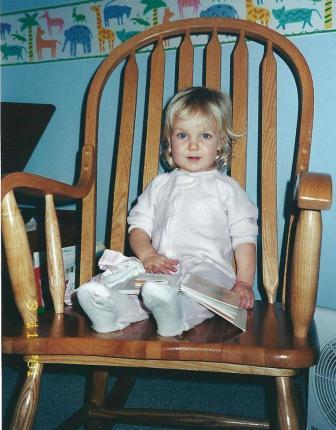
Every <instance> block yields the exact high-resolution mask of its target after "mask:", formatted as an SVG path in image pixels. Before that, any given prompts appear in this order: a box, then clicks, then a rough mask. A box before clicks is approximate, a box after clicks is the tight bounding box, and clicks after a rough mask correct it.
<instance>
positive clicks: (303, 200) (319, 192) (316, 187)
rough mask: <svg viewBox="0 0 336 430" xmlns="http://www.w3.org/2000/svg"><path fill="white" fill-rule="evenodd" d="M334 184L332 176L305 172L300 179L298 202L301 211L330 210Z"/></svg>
mask: <svg viewBox="0 0 336 430" xmlns="http://www.w3.org/2000/svg"><path fill="white" fill-rule="evenodd" d="M331 200H332V182H331V177H330V175H327V174H323V173H313V172H303V173H302V174H301V175H300V177H299V184H298V189H297V202H298V206H299V208H300V209H308V210H323V209H330V206H331Z"/></svg>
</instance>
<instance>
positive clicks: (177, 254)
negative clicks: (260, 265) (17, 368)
mask: <svg viewBox="0 0 336 430" xmlns="http://www.w3.org/2000/svg"><path fill="white" fill-rule="evenodd" d="M256 220H257V209H256V207H255V206H254V205H253V204H252V203H251V202H250V200H249V199H248V197H247V195H246V193H245V192H244V191H243V190H242V189H241V188H240V186H239V185H238V184H237V183H236V182H235V181H234V180H232V179H231V178H229V177H228V176H225V175H223V174H221V173H219V172H218V171H217V170H211V171H207V172H198V173H187V172H184V171H181V170H174V171H173V172H171V173H165V174H162V175H159V176H157V177H156V178H155V179H154V180H153V181H152V182H151V183H150V184H149V185H148V187H147V188H146V190H145V191H144V192H143V194H141V196H140V197H139V199H138V202H137V204H136V206H134V208H133V209H132V210H131V211H130V214H129V217H128V223H129V224H130V227H129V230H132V229H133V228H136V227H138V228H141V229H143V230H144V231H145V232H146V233H147V234H148V235H149V237H150V238H151V241H152V245H153V247H154V248H155V249H156V250H157V252H159V253H160V254H163V255H166V256H167V257H169V258H176V259H178V260H179V266H178V273H181V274H184V273H186V272H189V273H195V274H197V275H199V276H203V277H204V278H207V279H209V280H210V281H213V282H215V283H216V284H217V285H222V286H225V287H226V288H231V287H232V286H233V285H234V282H235V273H234V271H233V268H232V256H233V250H234V249H235V248H236V247H237V246H238V245H239V244H242V243H248V242H249V243H255V241H256V235H257V224H256ZM110 252H111V251H110ZM115 254H116V253H114V254H113V255H114V256H115ZM122 258H123V259H125V258H126V257H124V256H122ZM126 260H127V258H126ZM119 275H120V274H119ZM122 275H126V273H124V272H123V273H122ZM128 275H129V274H128ZM119 277H120V276H119ZM110 278H111V279H110ZM112 278H113V279H112ZM117 278H118V273H114V274H111V273H110V272H104V273H103V274H102V275H99V277H96V278H93V279H92V280H91V281H90V282H88V283H86V284H84V285H82V286H81V287H80V288H79V289H78V292H77V298H78V301H79V303H80V305H81V306H82V308H83V310H84V311H85V312H86V314H87V315H88V316H89V318H90V319H91V321H92V323H93V328H94V329H95V330H97V331H99V332H108V331H114V330H120V329H122V328H124V327H127V325H129V324H130V323H132V322H135V321H140V320H143V319H145V318H147V317H148V316H147V313H146V311H150V312H152V313H153V315H154V317H155V319H156V322H157V325H158V333H159V334H161V335H163V336H175V335H177V334H181V333H182V332H183V331H185V330H189V329H190V328H192V327H194V326H195V325H197V324H199V323H201V322H202V321H204V320H205V319H207V318H211V317H212V316H213V313H212V312H210V311H209V310H208V309H206V308H205V307H204V306H202V305H199V304H198V303H197V302H195V301H194V300H191V299H189V298H188V297H187V296H185V295H184V294H179V293H178V292H177V289H176V286H169V285H165V286H163V287H162V286H161V287H160V286H159V285H156V284H155V283H154V284H153V283H146V284H145V285H144V286H143V288H142V298H143V301H144V303H145V305H146V310H144V309H143V305H142V302H141V301H140V300H138V298H137V297H136V296H126V295H123V294H121V293H118V291H115V289H114V288H113V286H114V283H117ZM172 279H173V278H172Z"/></svg>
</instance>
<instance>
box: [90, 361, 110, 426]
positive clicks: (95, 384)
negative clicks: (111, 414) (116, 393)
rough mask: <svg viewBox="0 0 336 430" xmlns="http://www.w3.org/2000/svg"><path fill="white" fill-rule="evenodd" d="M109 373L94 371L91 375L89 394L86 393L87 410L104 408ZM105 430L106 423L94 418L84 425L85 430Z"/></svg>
mask: <svg viewBox="0 0 336 430" xmlns="http://www.w3.org/2000/svg"><path fill="white" fill-rule="evenodd" d="M108 377H109V371H108V370H105V369H94V370H93V372H92V375H91V381H90V387H89V393H88V408H89V411H90V409H91V408H93V409H99V408H102V407H103V406H104V403H105V400H106V393H107V383H108ZM104 428H106V421H105V422H103V421H102V420H99V419H96V418H89V420H88V421H87V423H86V425H85V429H86V430H91V429H92V430H98V429H104Z"/></svg>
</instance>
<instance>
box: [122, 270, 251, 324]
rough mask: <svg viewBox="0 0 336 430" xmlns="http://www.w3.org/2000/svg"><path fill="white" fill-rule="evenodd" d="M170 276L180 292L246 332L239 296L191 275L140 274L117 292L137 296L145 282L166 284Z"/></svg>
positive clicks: (245, 314) (244, 314) (245, 318)
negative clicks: (174, 280)
mask: <svg viewBox="0 0 336 430" xmlns="http://www.w3.org/2000/svg"><path fill="white" fill-rule="evenodd" d="M172 276H174V277H176V279H177V283H178V284H179V291H180V292H182V293H183V294H185V295H186V296H188V297H190V298H191V299H193V300H195V301H196V302H198V303H200V304H201V305H203V306H205V307H206V308H208V309H209V310H210V311H212V312H213V313H215V314H217V315H219V316H221V317H222V318H224V319H226V320H227V321H229V322H230V323H232V324H233V325H235V326H236V327H238V328H240V329H241V330H242V331H246V320H247V311H246V309H243V308H240V307H239V303H240V296H239V294H237V293H235V292H234V291H231V290H229V289H227V288H224V287H221V286H219V285H216V284H215V283H213V282H211V281H209V280H208V279H205V278H202V277H200V276H198V275H195V274H193V273H186V274H185V275H182V276H181V275H164V274H155V273H142V274H140V275H138V276H137V277H136V278H135V279H131V280H129V281H127V282H125V283H123V284H121V285H120V286H118V291H119V292H121V293H123V294H139V293H140V292H141V287H142V285H143V284H144V283H145V282H146V281H154V282H159V283H161V284H165V283H166V284H167V283H168V281H169V279H170V278H171V277H172Z"/></svg>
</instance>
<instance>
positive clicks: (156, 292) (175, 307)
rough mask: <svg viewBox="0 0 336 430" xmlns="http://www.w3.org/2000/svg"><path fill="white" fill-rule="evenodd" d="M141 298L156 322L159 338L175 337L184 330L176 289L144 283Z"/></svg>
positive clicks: (178, 294) (162, 284)
mask: <svg viewBox="0 0 336 430" xmlns="http://www.w3.org/2000/svg"><path fill="white" fill-rule="evenodd" d="M142 298H143V301H144V304H145V305H146V307H147V308H148V310H149V311H150V312H151V313H152V314H153V316H154V318H155V320H156V323H157V327H158V334H159V335H160V336H177V335H179V334H181V333H182V332H183V331H184V330H186V327H185V324H184V322H183V311H182V307H181V303H180V293H179V292H178V291H177V288H173V287H171V286H169V285H167V284H165V283H158V282H150V281H149V282H145V284H144V285H143V287H142Z"/></svg>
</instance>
